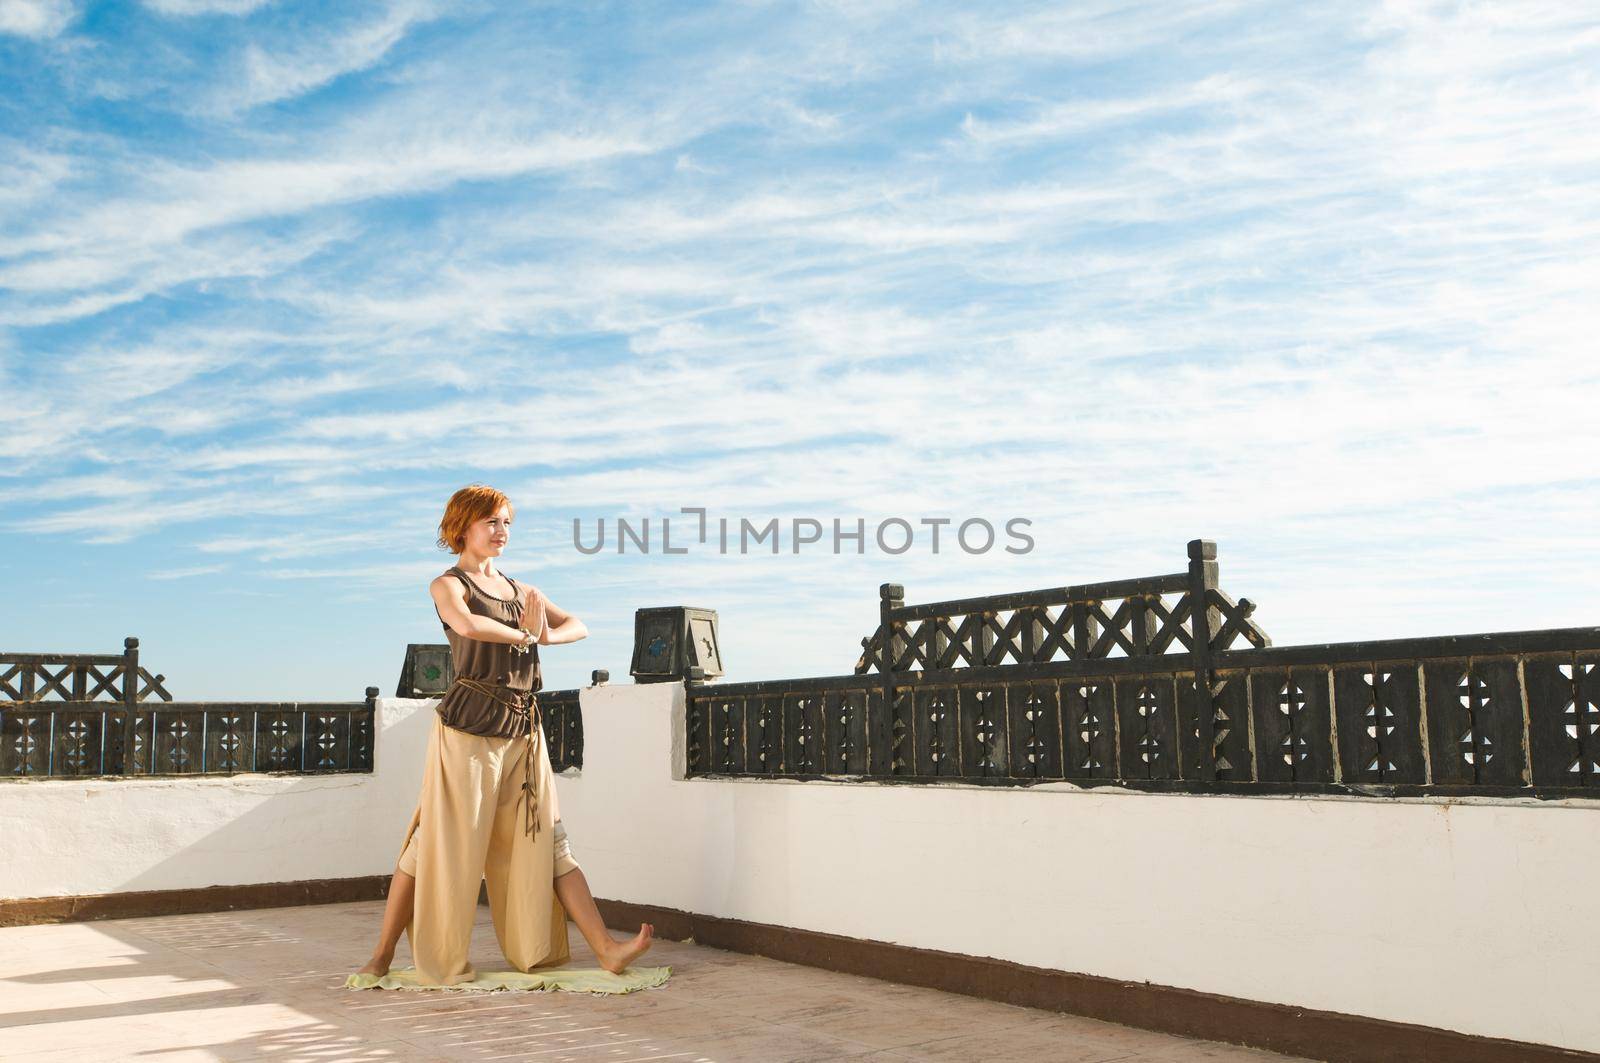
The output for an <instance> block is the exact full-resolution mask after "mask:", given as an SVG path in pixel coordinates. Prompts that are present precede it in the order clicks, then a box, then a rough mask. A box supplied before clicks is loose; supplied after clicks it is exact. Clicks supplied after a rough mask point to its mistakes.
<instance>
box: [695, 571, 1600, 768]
mask: <svg viewBox="0 0 1600 1063" xmlns="http://www.w3.org/2000/svg"><path fill="white" fill-rule="evenodd" d="M1189 556H1190V566H1189V571H1188V572H1187V573H1184V574H1180V575H1175V576H1158V577H1154V578H1152V579H1142V580H1126V581H1119V582H1115V583H1103V584H1094V585H1088V586H1083V587H1067V588H1062V589H1059V590H1049V591H1031V592H1025V593H1021V594H1003V595H996V596H994V597H991V598H976V599H966V600H962V601H955V602H939V603H934V604H932V605H920V606H906V605H904V604H903V601H902V599H903V593H902V592H901V589H900V588H899V587H898V586H896V585H893V584H885V585H884V587H883V588H882V591H881V611H882V617H881V623H880V626H879V628H878V630H877V632H875V633H874V635H873V636H872V637H870V638H868V639H864V640H863V644H864V645H863V648H864V650H865V652H864V653H863V655H862V658H861V660H860V661H859V662H858V663H857V666H856V672H855V674H853V675H846V676H825V677H817V678H806V679H792V680H771V681H762V682H752V683H731V684H721V683H714V684H706V683H700V682H695V681H690V682H689V683H688V685H687V697H688V704H687V711H688V735H687V738H688V746H687V760H688V763H687V772H688V774H689V775H690V776H708V775H715V776H728V775H733V776H768V777H780V778H801V779H805V778H835V779H868V780H890V781H904V782H934V781H942V780H947V781H962V782H979V783H1000V784H1006V783H1011V784H1024V785H1026V784H1030V783H1037V782H1046V781H1051V780H1065V781H1070V782H1074V783H1078V784H1080V785H1088V786H1097V785H1119V786H1126V787H1133V788H1140V789H1159V790H1190V791H1216V792H1241V793H1249V792H1257V793H1260V792H1269V793H1272V792H1301V791H1304V792H1334V793H1339V792H1346V793H1368V794H1383V795H1396V796H1399V795H1407V794H1421V793H1462V794H1524V795H1527V794H1531V795H1534V796H1541V797H1543V796H1551V797H1561V796H1573V795H1579V796H1590V797H1600V628H1564V629H1555V630H1548V631H1521V632H1500V633H1495V634H1483V635H1459V636H1441V637H1435V638H1420V639H1396V640H1388V641H1375V642H1353V643H1335V644H1327V645H1314V646H1282V647H1273V646H1270V645H1269V642H1268V639H1267V637H1266V635H1265V633H1264V632H1263V631H1262V630H1261V629H1260V628H1259V627H1258V626H1257V625H1256V624H1255V622H1254V621H1253V620H1251V619H1250V614H1251V612H1252V611H1253V607H1252V606H1251V605H1250V604H1249V602H1248V601H1247V600H1240V601H1239V602H1237V603H1235V602H1233V600H1232V599H1230V598H1229V597H1228V596H1227V595H1225V594H1223V593H1222V592H1221V591H1220V590H1219V589H1218V588H1217V586H1216V577H1217V566H1216V546H1215V544H1214V543H1211V542H1209V541H1206V540H1196V541H1195V542H1192V543H1190V544H1189ZM1167 594H1176V595H1178V598H1177V600H1176V601H1175V602H1174V603H1172V604H1170V605H1169V604H1168V603H1167V602H1166V601H1165V600H1162V601H1160V602H1159V604H1158V602H1157V601H1155V600H1154V599H1155V598H1157V597H1160V596H1164V595H1167ZM1112 600H1116V601H1117V603H1118V604H1116V605H1115V606H1114V607H1110V608H1108V607H1107V603H1108V602H1110V601H1112ZM1199 600H1203V601H1205V602H1207V603H1208V608H1207V609H1205V610H1203V611H1201V613H1200V616H1201V617H1202V618H1203V623H1204V628H1203V634H1202V637H1200V638H1196V637H1195V636H1194V623H1195V618H1194V616H1193V615H1191V609H1190V606H1189V603H1190V602H1193V601H1199ZM1008 611H1009V613H1010V615H1009V616H1007V617H1004V618H1002V617H1001V614H1002V613H1007V612H1008ZM958 617H959V618H960V619H959V620H958V621H957V622H955V623H953V624H952V620H954V619H955V618H958ZM1240 638H1243V639H1244V640H1245V641H1246V642H1247V643H1248V644H1249V646H1248V647H1247V648H1240V649H1233V648H1231V647H1232V646H1233V644H1234V643H1235V642H1236V641H1237V640H1239V639H1240ZM886 644H887V645H888V647H889V649H888V651H887V652H886V651H885V645H886ZM1179 647H1181V648H1182V649H1183V651H1185V652H1179V651H1178V648H1179ZM885 663H888V664H889V667H888V668H885V667H884V665H885ZM873 672H876V674H872V673H873ZM1197 677H1198V682H1197ZM886 707H887V708H886Z"/></svg>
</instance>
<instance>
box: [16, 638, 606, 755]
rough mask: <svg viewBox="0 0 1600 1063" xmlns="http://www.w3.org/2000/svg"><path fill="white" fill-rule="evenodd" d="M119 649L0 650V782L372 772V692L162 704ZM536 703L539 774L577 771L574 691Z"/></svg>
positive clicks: (135, 647)
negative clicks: (346, 697)
mask: <svg viewBox="0 0 1600 1063" xmlns="http://www.w3.org/2000/svg"><path fill="white" fill-rule="evenodd" d="M123 645H124V653H123V654H122V655H121V656H115V655H109V654H108V655H96V654H47V653H0V779H16V778H59V777H68V778H71V777H85V776H117V777H127V776H148V775H236V774H241V773H244V772H277V773H288V774H303V775H315V774H326V773H334V772H370V771H371V770H372V767H373V728H374V710H375V706H376V702H377V697H378V688H377V687H368V688H367V691H366V697H365V699H364V700H362V701H350V702H303V701H299V702H231V701H230V702H204V701H195V702H183V701H173V700H172V695H171V694H170V693H168V692H167V689H166V687H165V685H164V684H165V681H166V677H165V676H162V675H154V676H152V675H151V674H150V673H149V672H148V671H145V670H144V669H143V668H141V667H140V666H139V640H138V639H136V638H128V639H126V640H124V643H123ZM4 699H9V700H4ZM154 699H159V700H154ZM539 704H540V707H541V709H542V710H543V716H544V728H545V735H546V737H547V739H548V742H549V747H548V748H549V751H550V761H551V767H552V768H553V769H554V770H555V771H565V770H566V769H568V768H581V767H582V766H583V716H582V713H581V711H580V709H579V706H578V691H577V690H576V689H573V690H547V691H540V692H539ZM130 751H131V752H130Z"/></svg>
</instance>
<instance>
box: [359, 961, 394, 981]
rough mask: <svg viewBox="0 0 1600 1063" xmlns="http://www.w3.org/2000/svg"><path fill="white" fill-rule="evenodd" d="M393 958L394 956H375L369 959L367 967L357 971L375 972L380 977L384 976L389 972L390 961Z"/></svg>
mask: <svg viewBox="0 0 1600 1063" xmlns="http://www.w3.org/2000/svg"><path fill="white" fill-rule="evenodd" d="M392 959H393V957H392V956H374V957H372V959H370V960H368V961H367V965H366V966H365V967H363V968H361V970H359V971H357V972H356V973H357V974H374V975H377V976H378V977H379V978H382V977H383V976H384V975H386V974H388V973H389V961H390V960H392Z"/></svg>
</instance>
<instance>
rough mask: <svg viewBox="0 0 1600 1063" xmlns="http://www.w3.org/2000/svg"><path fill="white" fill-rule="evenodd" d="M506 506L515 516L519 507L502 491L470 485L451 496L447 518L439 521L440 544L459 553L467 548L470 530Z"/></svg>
mask: <svg viewBox="0 0 1600 1063" xmlns="http://www.w3.org/2000/svg"><path fill="white" fill-rule="evenodd" d="M501 506H505V507H506V508H507V509H509V510H510V511H511V515H512V516H513V517H514V516H516V515H517V509H516V507H515V506H513V505H512V504H511V499H509V498H507V497H506V496H505V493H504V492H502V491H496V490H495V489H494V488H492V487H489V486H487V485H486V484H471V485H469V486H467V487H463V488H462V489H461V490H459V491H457V492H456V493H455V494H453V495H451V496H450V501H449V502H447V503H445V507H444V519H442V520H441V521H439V539H438V546H439V549H441V550H449V551H450V552H451V553H452V554H459V553H460V552H461V551H463V550H465V549H466V548H467V529H468V528H470V527H472V525H473V524H475V523H476V522H478V521H480V520H483V519H485V518H487V517H492V516H494V515H495V514H496V513H498V512H500V507H501Z"/></svg>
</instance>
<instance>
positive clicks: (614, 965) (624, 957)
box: [599, 923, 656, 974]
mask: <svg viewBox="0 0 1600 1063" xmlns="http://www.w3.org/2000/svg"><path fill="white" fill-rule="evenodd" d="M655 935H656V928H655V927H654V926H653V925H652V924H650V923H640V924H639V932H638V933H637V934H635V935H634V936H633V937H632V938H630V939H628V940H627V941H613V942H612V943H611V948H609V949H607V950H605V952H604V953H603V954H602V955H601V956H600V957H599V959H600V966H602V967H604V968H605V969H606V970H608V971H610V972H611V973H612V974H621V973H622V972H623V971H625V970H627V968H628V964H630V963H632V962H633V961H634V960H636V959H638V958H639V957H640V956H642V955H644V952H645V950H646V949H648V948H649V947H650V944H651V941H652V940H653V939H654V938H655Z"/></svg>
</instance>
